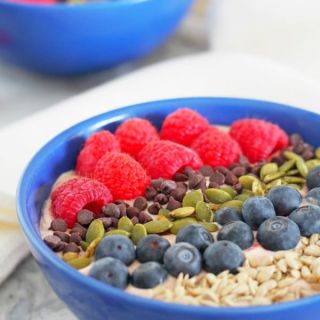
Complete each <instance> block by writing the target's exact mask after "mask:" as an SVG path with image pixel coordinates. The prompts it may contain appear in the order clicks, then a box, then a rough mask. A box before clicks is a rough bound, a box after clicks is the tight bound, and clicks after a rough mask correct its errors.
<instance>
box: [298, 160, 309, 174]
mask: <svg viewBox="0 0 320 320" xmlns="http://www.w3.org/2000/svg"><path fill="white" fill-rule="evenodd" d="M297 169H298V170H299V173H300V174H301V176H302V177H304V178H306V177H307V175H308V167H307V165H306V163H305V162H304V160H303V159H302V158H301V159H299V160H297Z"/></svg>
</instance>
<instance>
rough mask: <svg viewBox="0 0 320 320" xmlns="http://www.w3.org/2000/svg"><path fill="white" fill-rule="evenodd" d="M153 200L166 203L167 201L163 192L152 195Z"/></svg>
mask: <svg viewBox="0 0 320 320" xmlns="http://www.w3.org/2000/svg"><path fill="white" fill-rule="evenodd" d="M154 201H156V202H159V203H160V204H166V203H167V202H168V197H167V196H166V195H165V194H163V193H159V194H157V195H156V196H155V197H154Z"/></svg>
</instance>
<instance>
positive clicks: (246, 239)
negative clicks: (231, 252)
mask: <svg viewBox="0 0 320 320" xmlns="http://www.w3.org/2000/svg"><path fill="white" fill-rule="evenodd" d="M217 239H218V240H219V241H220V240H228V241H232V242H234V243H235V244H237V245H238V246H239V247H240V248H241V249H242V250H244V249H248V248H250V247H251V246H252V244H253V241H254V235H253V232H252V230H251V228H250V226H249V225H247V224H246V223H244V222H242V221H234V222H230V223H227V224H225V225H224V226H223V227H222V228H221V229H220V230H219V232H218V238H217Z"/></svg>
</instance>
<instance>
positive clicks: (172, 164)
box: [137, 140, 202, 179]
mask: <svg viewBox="0 0 320 320" xmlns="http://www.w3.org/2000/svg"><path fill="white" fill-rule="evenodd" d="M137 159H138V161H139V162H140V163H141V165H142V166H143V167H144V168H145V169H146V170H147V172H148V174H149V175H150V176H151V177H152V178H154V179H155V178H160V177H161V178H165V179H170V178H172V176H173V175H174V174H175V173H176V172H178V171H179V170H181V169H183V168H184V167H186V166H190V167H192V168H193V169H199V168H200V167H201V166H202V161H201V159H200V158H199V156H198V155H197V154H196V153H195V152H194V151H193V150H191V149H189V148H187V147H185V146H182V145H181V144H178V143H175V142H172V141H168V140H158V141H152V142H150V143H148V144H147V145H146V146H145V147H144V148H143V149H142V150H141V152H140V153H139V155H138V158H137Z"/></svg>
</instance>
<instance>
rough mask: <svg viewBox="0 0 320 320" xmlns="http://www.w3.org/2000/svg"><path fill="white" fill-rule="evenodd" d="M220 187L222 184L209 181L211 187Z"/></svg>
mask: <svg viewBox="0 0 320 320" xmlns="http://www.w3.org/2000/svg"><path fill="white" fill-rule="evenodd" d="M219 187H220V184H219V183H217V182H215V181H210V182H209V188H216V189H217V188H219Z"/></svg>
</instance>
